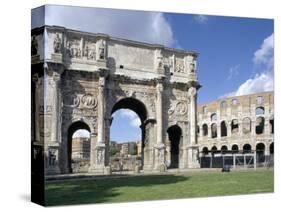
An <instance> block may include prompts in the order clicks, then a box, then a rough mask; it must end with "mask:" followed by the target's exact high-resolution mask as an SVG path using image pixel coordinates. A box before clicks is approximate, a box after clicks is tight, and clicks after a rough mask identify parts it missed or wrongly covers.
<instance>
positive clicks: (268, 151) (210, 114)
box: [197, 92, 274, 167]
mask: <svg viewBox="0 0 281 212" xmlns="http://www.w3.org/2000/svg"><path fill="white" fill-rule="evenodd" d="M197 116H198V117H197V119H198V120H197V121H198V122H197V123H198V126H197V135H198V145H199V151H200V154H199V155H200V157H199V158H200V164H201V167H210V166H212V165H210V158H213V159H214V153H218V154H220V155H223V154H226V153H231V154H233V153H235V152H236V153H241V154H240V155H243V154H245V153H256V154H253V155H255V156H256V161H257V163H262V162H266V161H269V159H271V160H273V154H274V93H273V92H262V93H255V94H252V95H244V96H235V97H231V98H224V99H218V100H216V101H213V102H209V103H206V104H202V105H199V106H198V111H197ZM202 159H204V160H202ZM206 159H208V160H206ZM218 166H221V165H218Z"/></svg>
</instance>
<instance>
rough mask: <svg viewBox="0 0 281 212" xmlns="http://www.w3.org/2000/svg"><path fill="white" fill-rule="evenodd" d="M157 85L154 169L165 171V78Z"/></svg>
mask: <svg viewBox="0 0 281 212" xmlns="http://www.w3.org/2000/svg"><path fill="white" fill-rule="evenodd" d="M157 83H158V84H157V85H156V95H157V99H156V123H157V125H156V127H157V129H156V132H157V137H156V144H155V145H154V147H155V151H154V153H155V155H154V161H155V164H154V169H156V170H158V171H165V170H166V166H165V145H164V143H163V79H161V80H159V81H158V82H157Z"/></svg>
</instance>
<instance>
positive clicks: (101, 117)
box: [89, 69, 107, 173]
mask: <svg viewBox="0 0 281 212" xmlns="http://www.w3.org/2000/svg"><path fill="white" fill-rule="evenodd" d="M99 74H100V76H99V82H98V133H97V138H96V134H95V132H92V135H91V156H90V157H91V160H90V161H91V164H90V168H89V171H90V172H95V173H104V171H105V163H106V160H105V157H106V144H105V104H106V103H105V100H106V97H105V82H106V76H107V70H106V69H100V73H99Z"/></svg>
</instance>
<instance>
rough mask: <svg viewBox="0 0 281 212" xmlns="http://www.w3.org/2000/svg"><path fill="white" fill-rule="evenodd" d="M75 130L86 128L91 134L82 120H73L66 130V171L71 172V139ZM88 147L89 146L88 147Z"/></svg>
mask: <svg viewBox="0 0 281 212" xmlns="http://www.w3.org/2000/svg"><path fill="white" fill-rule="evenodd" d="M77 130H86V131H88V132H89V134H91V129H90V127H89V125H88V124H86V123H85V122H83V121H76V122H73V123H72V124H71V125H70V126H69V127H68V130H67V168H68V172H69V173H72V172H73V167H72V150H73V148H72V139H73V134H74V133H75V132H76V131H77ZM89 148H90V147H89ZM89 151H90V150H89Z"/></svg>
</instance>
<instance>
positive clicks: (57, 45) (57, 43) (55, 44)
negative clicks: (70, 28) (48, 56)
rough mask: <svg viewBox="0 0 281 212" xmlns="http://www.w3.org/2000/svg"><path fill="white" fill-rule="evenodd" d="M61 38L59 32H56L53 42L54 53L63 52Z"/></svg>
mask: <svg viewBox="0 0 281 212" xmlns="http://www.w3.org/2000/svg"><path fill="white" fill-rule="evenodd" d="M61 43H62V41H61V38H60V35H59V34H58V33H56V34H55V38H54V42H53V47H54V53H58V54H60V53H61Z"/></svg>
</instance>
